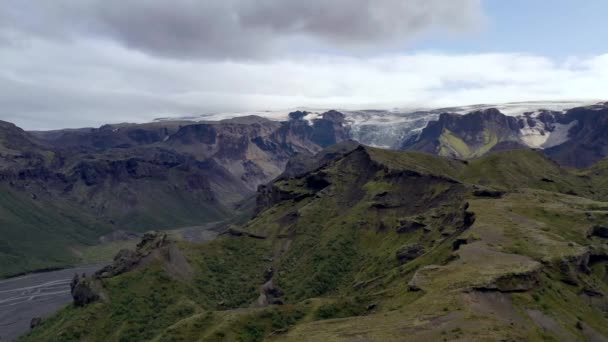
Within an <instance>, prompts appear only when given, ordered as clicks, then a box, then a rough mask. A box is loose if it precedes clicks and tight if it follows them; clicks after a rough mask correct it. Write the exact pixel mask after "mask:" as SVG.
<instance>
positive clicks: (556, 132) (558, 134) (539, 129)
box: [155, 101, 599, 148]
mask: <svg viewBox="0 0 608 342" xmlns="http://www.w3.org/2000/svg"><path fill="white" fill-rule="evenodd" d="M598 102H599V101H532V102H511V103H501V104H477V105H468V106H457V107H444V108H394V109H369V110H340V109H338V111H340V112H342V113H343V114H344V115H345V116H346V122H347V124H348V125H349V126H350V135H351V138H352V139H354V140H357V141H359V142H361V143H362V144H366V145H370V146H376V147H385V148H398V147H399V146H400V145H401V143H402V142H403V141H404V140H406V139H408V138H410V137H411V136H414V135H416V134H418V133H420V131H422V129H423V128H424V127H426V125H427V124H428V122H429V121H432V120H437V118H438V117H439V115H440V114H441V113H456V114H463V115H464V114H467V113H470V112H473V111H478V110H484V109H488V108H497V109H498V110H500V112H502V113H503V114H505V115H509V116H515V117H519V118H520V122H522V126H523V127H522V129H521V140H522V142H523V143H524V144H526V145H528V146H530V147H533V148H549V147H552V146H556V145H559V144H561V143H563V142H565V141H567V140H568V131H569V130H570V128H571V127H573V126H574V125H576V122H571V123H569V124H567V125H562V124H559V123H557V122H554V120H553V121H551V120H549V121H547V120H539V116H541V115H544V116H545V117H546V116H547V115H549V116H554V115H556V114H561V113H564V112H565V111H567V110H568V109H571V108H574V107H582V106H593V105H594V104H596V103H598ZM296 110H300V111H306V112H308V115H306V116H305V117H304V120H308V121H310V122H312V121H313V120H315V119H316V118H318V117H320V115H321V114H322V113H324V112H326V111H327V110H329V109H322V108H297V109H289V110H273V111H249V112H217V113H208V114H202V115H196V116H189V117H179V118H160V119H156V120H155V121H184V120H185V121H219V120H224V119H230V118H234V117H240V116H247V115H257V116H261V117H264V118H267V119H270V120H277V121H284V120H288V119H289V113H290V112H293V111H296Z"/></svg>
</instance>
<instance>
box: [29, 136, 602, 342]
mask: <svg viewBox="0 0 608 342" xmlns="http://www.w3.org/2000/svg"><path fill="white" fill-rule="evenodd" d="M289 165H290V166H289V167H288V168H287V170H286V172H285V174H284V175H282V176H280V177H278V178H277V179H276V180H275V181H274V182H271V183H269V184H267V185H265V186H262V187H260V188H259V190H258V194H257V200H256V202H257V210H256V212H257V214H256V215H255V216H254V217H253V218H252V219H251V220H250V221H248V222H245V223H243V224H240V225H237V226H232V227H230V228H229V229H228V230H227V231H225V233H224V234H223V235H221V236H220V237H219V238H218V239H216V240H214V241H211V242H207V243H203V244H197V243H190V242H186V241H180V240H173V239H171V238H170V237H168V236H167V234H165V233H162V232H156V233H148V234H146V235H145V236H144V238H143V239H142V241H141V242H140V243H139V244H138V246H137V249H136V250H135V251H126V250H125V251H123V252H121V253H120V254H119V255H117V257H116V258H115V260H114V263H112V264H111V265H109V266H107V267H106V268H104V269H102V270H100V271H99V272H97V273H95V274H93V275H88V276H85V277H83V276H81V275H76V276H75V278H74V280H73V282H72V295H73V297H74V305H70V306H68V307H66V308H65V309H63V310H62V311H60V312H59V313H58V314H57V315H55V316H53V317H51V318H48V319H46V320H44V321H43V322H42V325H40V326H38V327H36V328H35V329H34V330H33V331H32V332H31V333H30V334H29V335H27V336H26V337H25V338H24V340H25V341H46V340H53V339H60V340H63V341H77V340H94V341H97V340H99V341H101V340H121V339H122V340H155V341H172V340H184V341H192V340H200V341H265V340H268V341H323V340H329V341H352V340H363V341H403V340H408V341H436V340H467V341H469V340H479V341H485V340H487V341H496V340H508V341H536V340H538V341H541V340H556V341H577V340H581V341H604V340H605V339H606V336H608V330H607V327H608V325H607V324H606V318H607V316H606V314H607V312H608V301H607V299H608V278H607V276H606V275H607V274H608V268H607V267H608V245H607V243H606V241H607V240H606V238H608V235H607V233H608V228H606V222H608V221H607V220H608V216H607V213H608V202H607V201H608V197H607V196H608V193H607V192H606V191H605V189H606V188H605V187H602V185H605V184H607V183H606V182H607V181H608V178H607V177H608V168H607V165H606V163H605V162H603V163H599V164H597V165H596V166H594V167H593V168H591V169H588V170H582V171H581V170H579V171H571V170H568V169H565V168H562V167H560V166H559V165H558V164H557V163H555V162H554V161H552V160H550V159H549V158H548V157H546V156H545V155H543V154H542V153H540V152H539V151H533V150H529V149H518V150H509V151H499V152H496V153H492V154H489V155H487V156H483V157H480V158H476V159H474V160H469V161H466V160H457V159H453V158H446V157H441V156H434V155H431V154H427V153H420V152H412V151H405V152H404V151H390V150H383V149H377V148H370V147H364V146H359V145H357V144H352V143H348V142H346V143H342V144H339V145H336V146H332V147H330V148H329V149H327V150H325V151H322V153H321V154H320V155H318V156H317V157H316V158H314V159H310V160H308V161H307V162H301V161H294V162H292V163H290V164H289Z"/></svg>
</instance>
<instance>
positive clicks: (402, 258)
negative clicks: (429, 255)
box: [395, 243, 425, 264]
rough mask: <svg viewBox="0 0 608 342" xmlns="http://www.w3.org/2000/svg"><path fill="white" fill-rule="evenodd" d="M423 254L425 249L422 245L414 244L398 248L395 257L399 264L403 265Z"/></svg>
mask: <svg viewBox="0 0 608 342" xmlns="http://www.w3.org/2000/svg"><path fill="white" fill-rule="evenodd" d="M424 252H425V249H424V247H423V246H422V245H420V244H417V243H414V244H409V245H405V246H402V247H401V248H399V250H398V251H397V253H395V256H396V257H397V260H398V261H399V263H400V264H405V263H407V262H409V261H412V260H414V259H416V258H417V257H419V256H421V255H422V254H424Z"/></svg>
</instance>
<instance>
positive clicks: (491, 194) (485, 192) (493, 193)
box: [473, 189, 505, 198]
mask: <svg viewBox="0 0 608 342" xmlns="http://www.w3.org/2000/svg"><path fill="white" fill-rule="evenodd" d="M504 194H505V192H504V191H500V190H491V189H477V190H474V191H473V195H474V196H476V197H488V198H501V197H502V196H503V195H504Z"/></svg>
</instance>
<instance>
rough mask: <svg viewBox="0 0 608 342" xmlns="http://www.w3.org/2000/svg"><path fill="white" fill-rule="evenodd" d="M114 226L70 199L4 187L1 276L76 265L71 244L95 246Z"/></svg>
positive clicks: (0, 199) (0, 222) (1, 192)
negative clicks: (32, 194)
mask: <svg viewBox="0 0 608 342" xmlns="http://www.w3.org/2000/svg"><path fill="white" fill-rule="evenodd" d="M110 229H111V227H110V225H108V224H105V223H103V222H99V221H98V220H97V219H96V218H95V217H94V216H92V215H87V214H85V213H83V212H82V211H81V210H79V209H78V208H77V207H75V206H73V205H71V204H70V203H69V202H59V201H49V200H48V199H47V198H46V197H44V196H43V195H40V196H37V197H36V198H35V199H34V198H33V197H32V196H29V195H27V194H23V193H21V192H13V191H11V189H10V188H7V187H1V188H0V236H2V239H1V241H0V278H2V277H5V276H10V275H13V274H17V273H21V272H27V271H33V270H37V269H44V268H52V267H63V266H66V265H70V264H74V263H76V262H78V259H77V257H76V256H75V255H74V254H73V253H72V251H71V250H70V249H69V246H75V245H83V244H84V245H92V244H94V243H96V238H97V236H99V235H101V234H104V233H107V232H109V231H110ZM26 232H27V233H26Z"/></svg>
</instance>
